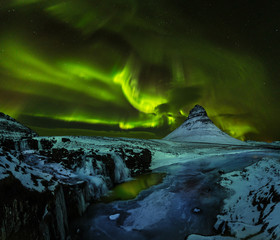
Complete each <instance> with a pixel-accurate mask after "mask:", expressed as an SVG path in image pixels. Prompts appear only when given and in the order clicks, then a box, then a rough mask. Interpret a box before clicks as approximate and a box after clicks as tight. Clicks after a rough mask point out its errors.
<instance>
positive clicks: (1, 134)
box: [0, 112, 38, 139]
mask: <svg viewBox="0 0 280 240" xmlns="http://www.w3.org/2000/svg"><path fill="white" fill-rule="evenodd" d="M36 136H38V134H37V133H35V132H34V131H33V130H31V129H30V128H28V127H26V126H24V125H22V124H21V123H19V122H17V121H16V120H15V119H14V118H12V117H10V116H9V115H6V114H4V113H2V112H0V139H19V138H23V137H36Z"/></svg>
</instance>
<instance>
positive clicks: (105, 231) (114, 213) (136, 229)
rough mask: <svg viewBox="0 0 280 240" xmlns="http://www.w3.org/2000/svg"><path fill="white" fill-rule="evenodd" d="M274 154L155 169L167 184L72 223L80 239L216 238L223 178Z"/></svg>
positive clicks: (241, 155) (102, 207) (98, 208)
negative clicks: (222, 176)
mask: <svg viewBox="0 0 280 240" xmlns="http://www.w3.org/2000/svg"><path fill="white" fill-rule="evenodd" d="M268 155H269V153H264V152H258V151H254V152H247V153H239V154H227V155H219V156H211V157H205V158H203V157H202V158H201V159H199V160H195V161H186V162H185V163H176V164H172V165H167V166H163V167H160V168H157V169H154V170H153V172H154V173H157V172H158V173H166V176H165V178H164V179H163V181H162V183H160V184H158V185H154V186H152V187H150V188H148V189H146V190H143V191H141V192H140V193H139V194H138V196H137V197H136V198H134V199H131V200H121V201H113V202H110V203H97V204H94V205H92V206H90V207H89V208H88V210H87V212H86V214H85V215H84V216H83V217H82V218H80V219H78V220H77V221H76V222H74V223H73V225H72V230H73V236H75V237H76V238H77V239H96V240H112V239H114V240H118V239H120V240H123V239H131V240H146V239H153V240H157V239H158V240H165V239H166V240H170V239H173V240H176V239H178V240H179V239H181V240H184V239H186V237H187V236H188V235H190V234H193V233H197V234H198V233H199V234H202V235H215V229H214V228H213V226H214V224H215V222H216V220H217V219H216V216H217V214H219V213H220V211H221V208H222V206H223V200H224V199H225V198H226V197H228V196H229V194H230V193H229V192H228V191H225V189H223V188H222V187H221V186H220V185H219V184H218V182H219V181H220V178H221V174H223V173H228V172H232V171H235V170H242V169H244V168H245V167H247V166H249V165H251V164H253V163H256V162H257V161H259V160H261V159H262V158H263V157H265V156H268Z"/></svg>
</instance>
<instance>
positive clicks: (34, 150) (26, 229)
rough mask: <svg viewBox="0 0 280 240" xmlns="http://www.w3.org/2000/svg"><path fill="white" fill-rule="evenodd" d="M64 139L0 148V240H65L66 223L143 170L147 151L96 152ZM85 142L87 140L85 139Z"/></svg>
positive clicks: (147, 162) (28, 141)
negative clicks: (109, 190)
mask: <svg viewBox="0 0 280 240" xmlns="http://www.w3.org/2000/svg"><path fill="white" fill-rule="evenodd" d="M76 141H77V139H75V141H74V140H73V139H71V137H70V138H61V137H57V138H26V139H21V140H20V141H14V143H15V144H16V147H14V145H12V146H9V145H5V147H4V146H2V147H1V146H0V176H1V177H0V191H1V192H2V193H5V195H2V194H1V197H0V206H1V209H0V228H1V239H3V240H5V239H44V240H47V239H67V237H68V235H69V227H68V226H69V224H68V223H69V222H70V221H71V220H72V219H74V218H76V217H78V216H81V215H82V214H83V213H84V211H85V210H86V208H87V206H88V205H89V204H90V203H91V202H93V201H94V200H96V199H98V198H99V197H101V196H102V195H103V194H104V193H106V191H108V189H110V188H112V187H113V186H114V185H115V184H117V183H119V182H122V181H124V180H125V179H126V178H128V177H129V176H130V175H132V176H135V175H137V174H141V173H144V172H148V171H149V167H150V164H151V152H150V151H149V150H147V149H144V148H141V147H139V148H137V149H135V148H132V147H130V148H129V147H127V146H118V147H114V148H112V147H111V146H110V148H108V147H107V146H106V147H105V148H104V149H103V150H102V151H100V148H99V149H98V148H95V147H94V144H91V145H90V146H85V147H84V148H82V147H77V143H76ZM87 141H88V140H87Z"/></svg>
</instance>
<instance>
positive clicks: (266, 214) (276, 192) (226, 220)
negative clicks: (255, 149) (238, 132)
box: [215, 158, 280, 240]
mask: <svg viewBox="0 0 280 240" xmlns="http://www.w3.org/2000/svg"><path fill="white" fill-rule="evenodd" d="M279 165H280V162H279V160H277V159H273V158H265V159H263V160H262V161H259V162H257V163H255V164H253V165H251V166H249V167H247V168H245V169H244V170H243V171H236V172H231V173H228V174H224V175H222V177H223V180H222V181H221V183H220V184H221V185H222V186H223V187H225V188H227V189H228V190H230V191H232V192H233V194H232V195H231V197H230V198H229V199H226V200H225V205H224V207H223V211H222V214H221V215H218V220H217V222H216V224H215V228H216V229H217V230H219V231H221V232H222V234H225V233H227V234H230V235H232V236H235V237H237V238H238V239H243V238H244V239H245V238H246V239H247V238H248V237H250V239H260V240H261V239H277V237H279V236H280V218H279V213H280V183H279V180H280V166H279Z"/></svg>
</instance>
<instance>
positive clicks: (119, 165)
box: [111, 153, 130, 183]
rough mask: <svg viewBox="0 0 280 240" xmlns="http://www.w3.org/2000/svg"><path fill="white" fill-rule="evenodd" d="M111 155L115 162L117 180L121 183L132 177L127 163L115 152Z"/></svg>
mask: <svg viewBox="0 0 280 240" xmlns="http://www.w3.org/2000/svg"><path fill="white" fill-rule="evenodd" d="M111 156H112V158H113V159H114V162H115V182H116V183H120V182H123V181H125V180H127V179H128V178H130V171H129V169H128V168H127V166H126V165H125V163H124V161H123V159H122V158H121V157H120V156H119V155H117V154H115V153H113V154H112V155H111Z"/></svg>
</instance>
